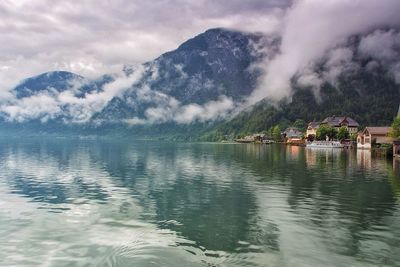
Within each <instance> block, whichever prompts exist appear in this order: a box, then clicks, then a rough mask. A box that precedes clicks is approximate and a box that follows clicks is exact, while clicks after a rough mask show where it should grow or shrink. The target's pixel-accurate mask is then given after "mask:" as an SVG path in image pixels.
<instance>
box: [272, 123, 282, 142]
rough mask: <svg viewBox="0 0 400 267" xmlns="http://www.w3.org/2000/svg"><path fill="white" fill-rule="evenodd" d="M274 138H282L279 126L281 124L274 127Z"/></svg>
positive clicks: (278, 139) (277, 139)
mask: <svg viewBox="0 0 400 267" xmlns="http://www.w3.org/2000/svg"><path fill="white" fill-rule="evenodd" d="M272 138H274V140H275V141H280V140H281V128H280V127H279V125H276V126H275V127H274V128H273V129H272Z"/></svg>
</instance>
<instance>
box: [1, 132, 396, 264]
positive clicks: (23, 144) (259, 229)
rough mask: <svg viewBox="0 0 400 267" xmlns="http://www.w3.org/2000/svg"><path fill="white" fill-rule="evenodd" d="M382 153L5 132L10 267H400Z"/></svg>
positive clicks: (390, 178)
mask: <svg viewBox="0 0 400 267" xmlns="http://www.w3.org/2000/svg"><path fill="white" fill-rule="evenodd" d="M399 169H400V168H399V167H398V166H397V164H393V162H392V161H391V160H386V159H382V158H374V157H372V156H371V154H370V152H369V151H355V150H350V151H349V150H340V149H325V150H321V149H309V148H302V147H295V146H282V145H253V144H211V143H169V142H151V141H133V140H119V141H110V140H74V139H56V138H48V139H35V138H26V139H25V140H18V139H17V138H2V139H1V140H0V266H399V265H400V175H399V173H400V171H399Z"/></svg>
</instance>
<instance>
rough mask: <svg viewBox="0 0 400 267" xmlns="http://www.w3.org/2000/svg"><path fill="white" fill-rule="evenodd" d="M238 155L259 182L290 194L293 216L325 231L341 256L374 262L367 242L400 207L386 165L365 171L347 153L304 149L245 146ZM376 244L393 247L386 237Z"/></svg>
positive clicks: (372, 164)
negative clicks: (364, 243)
mask: <svg viewBox="0 0 400 267" xmlns="http://www.w3.org/2000/svg"><path fill="white" fill-rule="evenodd" d="M236 150H237V151H235V153H232V156H231V157H232V159H233V160H234V161H235V162H237V164H238V165H240V166H241V167H242V168H246V169H248V170H251V171H252V172H255V173H256V174H257V175H258V176H259V177H263V178H261V179H259V182H262V183H263V184H264V185H266V186H270V185H274V186H276V185H278V186H281V187H282V192H285V190H286V189H289V195H288V196H287V201H288V204H289V205H290V207H291V211H292V212H293V213H296V214H298V215H300V216H301V218H303V219H304V220H305V222H304V224H305V225H308V227H309V228H310V229H312V230H313V231H319V232H320V235H321V236H324V237H325V239H326V241H325V242H326V243H328V244H330V245H329V246H333V248H332V249H334V250H337V253H339V254H345V255H358V256H359V257H365V258H371V257H374V256H371V255H369V254H368V252H367V251H366V250H365V248H364V247H363V241H364V240H368V239H371V237H370V236H368V231H372V232H373V231H374V227H375V226H379V225H385V222H386V218H388V217H391V216H393V213H394V211H395V209H396V207H397V206H398V204H397V202H396V198H395V196H394V194H393V191H392V187H393V186H392V187H391V184H395V183H394V182H393V181H395V179H393V178H390V177H389V179H388V171H387V168H388V163H387V162H386V161H385V160H384V159H374V158H373V159H371V161H370V162H369V163H368V164H367V165H365V164H363V162H365V160H364V158H363V160H364V161H363V162H362V163H361V164H359V163H360V162H359V159H360V155H358V157H357V154H356V153H355V151H353V150H350V151H348V150H341V149H338V150H332V149H324V150H310V149H306V148H301V149H300V150H299V151H297V150H296V151H295V153H294V154H293V153H292V152H293V151H292V150H290V149H288V148H285V147H284V146H280V147H278V146H277V147H273V148H272V147H267V146H264V147H262V146H258V147H257V146H248V147H245V146H243V147H241V148H237V149H236ZM389 167H391V165H389ZM397 178H398V177H397ZM389 181H392V182H391V183H389ZM282 197H285V196H284V195H282ZM265 201H268V199H265ZM271 219H272V220H273V219H274V218H271ZM279 226H280V225H278V227H279ZM327 229H329V231H327ZM331 230H332V231H333V232H331ZM333 236H335V238H332V237H333ZM373 239H380V241H382V242H387V240H385V238H383V237H379V238H378V237H375V238H373ZM372 260H376V259H372Z"/></svg>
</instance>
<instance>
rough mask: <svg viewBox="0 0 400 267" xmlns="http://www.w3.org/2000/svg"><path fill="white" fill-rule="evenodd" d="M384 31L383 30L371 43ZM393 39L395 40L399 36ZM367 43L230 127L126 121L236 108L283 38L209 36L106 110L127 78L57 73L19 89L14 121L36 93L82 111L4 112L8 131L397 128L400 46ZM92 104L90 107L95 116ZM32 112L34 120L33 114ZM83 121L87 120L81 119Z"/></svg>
mask: <svg viewBox="0 0 400 267" xmlns="http://www.w3.org/2000/svg"><path fill="white" fill-rule="evenodd" d="M385 33H387V32H385V30H382V31H379V32H377V33H374V34H373V36H375V37H376V36H377V35H379V34H385ZM389 33H390V34H392V35H393V34H397V32H395V31H393V30H391V31H390V32H389ZM367 34H368V33H367ZM364 37H365V36H364V35H359V36H352V37H351V38H349V39H348V41H347V42H346V43H342V44H341V45H340V46H338V47H335V48H334V49H332V50H330V51H327V52H326V55H325V56H322V57H321V58H320V59H319V60H318V61H317V62H315V64H314V65H310V66H309V68H308V69H307V70H302V71H299V72H298V73H296V74H295V75H294V76H293V77H292V78H291V87H292V95H291V96H290V97H287V98H284V99H282V100H281V101H280V102H279V103H272V102H271V101H269V100H268V99H260V102H259V103H257V104H256V105H254V106H253V107H250V108H248V109H247V110H245V111H242V112H241V113H239V114H238V115H237V116H235V117H234V118H230V119H229V120H227V121H221V120H219V121H208V122H199V121H195V122H192V123H188V124H178V123H175V122H173V121H164V122H159V123H155V124H143V125H140V124H135V125H133V126H132V125H130V126H129V125H128V124H127V123H126V121H127V120H129V119H132V118H135V119H137V120H139V121H140V120H143V121H145V120H146V111H147V110H148V109H150V108H156V107H158V105H159V104H160V103H161V102H163V101H164V102H168V101H172V100H173V101H175V102H174V103H175V104H176V103H179V105H188V104H198V105H203V104H207V103H209V102H210V101H215V100H218V99H220V97H221V96H225V97H227V98H229V99H231V100H232V101H233V102H240V101H242V100H243V99H246V97H248V96H249V95H250V94H251V93H252V92H253V91H254V90H255V88H256V87H257V85H258V82H259V78H260V76H261V75H262V71H261V69H259V68H258V67H257V66H259V63H262V64H264V66H265V64H268V60H269V59H273V58H274V57H275V56H276V55H279V53H280V51H279V47H280V38H279V36H263V35H262V34H252V33H242V32H238V31H232V30H226V29H211V30H208V31H206V32H204V33H202V34H199V35H198V36H196V37H194V38H192V39H190V40H188V41H186V42H184V43H183V44H182V45H180V46H179V47H178V48H177V49H176V50H173V51H170V52H167V53H165V54H163V55H161V56H160V57H158V58H156V59H155V60H153V61H149V62H147V63H144V64H143V65H142V66H136V67H133V66H130V65H128V64H127V65H126V66H125V67H124V69H123V73H124V74H123V76H124V77H122V78H123V79H125V80H126V81H131V82H128V83H126V82H124V86H126V88H123V90H121V91H118V93H117V94H115V96H114V97H112V98H111V100H109V101H108V100H107V101H106V102H104V105H103V103H102V102H101V101H100V102H99V103H100V104H99V103H98V102H91V101H92V100H93V98H94V97H98V96H97V95H100V96H99V97H104V96H103V95H102V94H96V93H102V92H105V91H104V86H106V85H107V84H110V85H111V87H112V82H113V81H115V80H116V79H119V78H121V77H117V76H116V75H113V74H107V75H103V76H102V77H100V78H98V79H95V80H89V79H87V78H84V77H82V76H79V75H76V74H74V73H70V72H64V71H55V72H48V73H44V74H41V75H38V76H35V77H32V78H28V79H26V80H24V81H22V82H21V84H19V85H18V86H17V87H16V88H14V90H12V93H13V94H14V95H15V96H16V98H15V100H13V101H14V102H12V103H11V105H15V107H14V106H11V108H9V110H8V111H9V112H11V113H16V111H15V110H16V109H17V108H18V107H16V106H17V105H20V104H21V105H25V104H27V103H26V102H28V104H29V101H25V100H29V99H30V98H31V97H32V96H36V95H38V94H39V95H40V94H48V95H50V97H54V98H55V99H56V100H57V101H58V100H59V99H57V97H59V93H61V92H64V91H66V90H69V91H70V92H71V93H72V95H73V96H74V97H75V99H73V101H72V102H76V103H78V104H77V106H73V105H74V103H67V104H62V105H61V106H59V107H58V108H59V109H58V110H57V113H56V114H55V115H52V116H49V115H48V114H46V113H43V114H42V113H40V112H41V110H36V111H35V112H37V113H38V114H39V115H40V116H37V117H33V116H32V119H31V118H30V117H29V115H30V114H29V112H30V111H29V112H28V116H27V117H28V119H27V120H23V121H19V123H15V121H13V120H8V117H7V116H8V115H7V114H6V113H5V111H4V109H3V110H1V111H0V117H2V118H3V120H5V121H3V123H2V127H0V128H1V129H5V128H7V127H8V128H12V129H24V131H27V132H29V133H30V132H33V131H32V129H34V131H38V132H57V131H58V132H63V133H64V132H68V133H79V134H81V133H82V134H88V133H89V134H92V133H93V134H107V133H116V134H129V135H135V134H136V135H140V136H147V137H151V138H156V137H161V136H162V137H165V138H169V137H172V138H173V139H187V140H194V139H198V138H201V139H202V140H221V139H224V138H226V137H227V136H228V137H230V138H233V137H235V136H237V135H241V134H248V133H255V132H261V131H264V132H268V131H269V130H270V129H271V128H272V127H274V126H276V125H279V126H280V127H281V128H282V129H283V128H285V127H287V126H289V125H293V124H294V123H295V122H296V121H297V122H296V123H297V125H303V126H304V125H305V123H306V122H309V121H314V120H316V121H319V120H322V119H323V118H324V117H326V116H331V115H336V116H350V117H352V118H354V119H356V120H357V121H358V122H359V123H360V124H361V125H362V126H365V125H389V124H390V123H391V121H392V119H393V117H394V116H395V114H396V112H397V108H398V104H399V103H400V87H399V81H398V80H396V78H397V79H400V78H399V77H400V75H399V76H398V77H397V76H396V75H397V74H398V73H399V71H398V66H399V65H398V63H399V62H400V51H397V50H399V48H398V47H395V46H394V47H393V49H394V50H396V49H397V50H396V51H395V52H392V53H390V54H389V55H390V57H388V54H387V53H380V54H379V51H375V52H374V53H375V54H374V53H372V55H371V54H366V53H365V51H364V50H365V49H371V46H364V47H363V46H362V40H363V38H364ZM369 45H370V43H369ZM363 49H364V50H363ZM380 55H381V57H379V56H380ZM138 70H141V72H140V75H139V76H138V77H137V78H135V79H131V78H132V77H134V76H135V75H136V74H135V73H137V71H138ZM307 75H308V76H307ZM310 75H311V76H310ZM310 77H311V79H310ZM310 81H311V82H310ZM315 81H317V82H315ZM105 97H108V96H107V94H106V96H105ZM173 101H172V102H173ZM19 102H21V103H19ZM85 103H88V104H87V105H90V106H89V107H88V108H87V109H86V107H85V106H84V105H85ZM10 110H11V111H10ZM93 110H95V112H94V113H93ZM6 111H7V110H6ZM24 112H25V113H26V112H27V111H26V107H25V110H24ZM25 113H24V114H25ZM17 115H18V114H17ZM25 115H26V114H25ZM77 117H78V120H77V119H76V118H77ZM79 118H83V119H82V120H81V121H79ZM77 121H78V122H77ZM71 122H72V123H71ZM1 129H0V130H1Z"/></svg>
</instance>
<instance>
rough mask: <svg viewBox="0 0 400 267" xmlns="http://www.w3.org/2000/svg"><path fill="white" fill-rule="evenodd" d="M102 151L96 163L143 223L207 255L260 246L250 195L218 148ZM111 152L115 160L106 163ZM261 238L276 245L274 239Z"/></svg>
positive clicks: (146, 147) (149, 146) (144, 146)
mask: <svg viewBox="0 0 400 267" xmlns="http://www.w3.org/2000/svg"><path fill="white" fill-rule="evenodd" d="M102 149H103V150H104V151H103V152H100V151H97V154H96V157H99V158H101V160H102V161H103V160H104V163H105V168H106V170H107V171H108V172H109V173H110V174H111V176H113V178H112V179H113V180H114V181H115V183H116V184H119V185H123V186H126V187H128V188H130V189H131V190H132V192H134V194H135V198H138V199H139V201H140V202H141V205H142V206H143V209H144V212H143V213H144V214H143V216H142V217H143V218H145V219H146V220H150V221H153V222H155V223H157V224H158V225H159V227H161V228H169V229H172V230H174V231H176V232H178V233H180V234H181V235H182V236H184V237H186V238H188V239H190V240H192V241H195V242H196V244H197V246H203V247H205V248H206V249H207V250H221V251H234V250H235V249H237V248H238V247H239V246H240V245H239V244H238V242H239V241H244V243H245V244H246V243H251V244H260V242H259V241H258V240H257V238H258V237H259V235H260V230H259V229H257V227H256V223H255V221H256V216H257V207H256V203H255V199H254V194H253V193H252V192H251V190H249V188H247V186H246V180H245V179H241V178H242V177H240V179H239V178H238V177H237V176H236V175H235V171H234V170H232V169H231V168H234V169H235V168H237V167H235V166H234V164H231V162H230V161H229V160H228V159H227V158H225V157H221V156H224V155H229V154H226V153H224V151H221V150H220V148H219V147H215V146H214V145H212V146H210V145H204V146H203V145H179V144H178V145H177V144H171V143H157V144H151V143H150V144H143V143H138V144H136V146H132V147H131V148H130V149H126V146H125V147H124V146H114V147H113V148H111V149H109V148H107V146H102ZM111 151H112V154H113V155H115V156H112V157H110V155H109V153H110V152H111ZM105 157H108V158H110V159H112V160H109V159H108V158H106V159H105ZM126 169H128V171H127V172H126V173H124V172H123V170H126ZM208 172H209V173H208ZM116 174H117V175H116ZM264 234H265V235H270V238H271V240H272V237H273V238H274V239H275V242H273V241H271V243H273V244H274V245H276V236H273V233H264ZM243 246H244V247H246V245H243ZM247 246H248V245H247ZM243 249H245V248H243Z"/></svg>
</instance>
